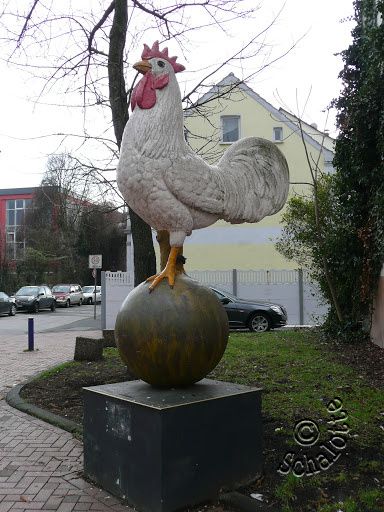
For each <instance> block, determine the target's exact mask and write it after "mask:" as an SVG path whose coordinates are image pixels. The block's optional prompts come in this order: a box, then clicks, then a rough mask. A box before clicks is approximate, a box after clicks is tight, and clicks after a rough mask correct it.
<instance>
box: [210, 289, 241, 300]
mask: <svg viewBox="0 0 384 512" xmlns="http://www.w3.org/2000/svg"><path fill="white" fill-rule="evenodd" d="M212 289H213V291H214V292H216V294H218V295H224V297H228V298H229V299H232V300H237V297H236V295H232V293H228V292H225V291H223V290H219V289H217V288H212Z"/></svg>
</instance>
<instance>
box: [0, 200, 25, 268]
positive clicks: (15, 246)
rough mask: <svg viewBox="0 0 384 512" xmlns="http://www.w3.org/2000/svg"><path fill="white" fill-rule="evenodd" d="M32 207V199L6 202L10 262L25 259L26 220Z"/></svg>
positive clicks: (7, 244) (8, 256)
mask: <svg viewBox="0 0 384 512" xmlns="http://www.w3.org/2000/svg"><path fill="white" fill-rule="evenodd" d="M31 206H32V201H31V199H10V200H8V201H7V202H6V226H5V227H6V253H7V258H8V259H10V260H19V259H22V258H24V253H25V237H24V218H25V212H26V210H27V209H28V208H31Z"/></svg>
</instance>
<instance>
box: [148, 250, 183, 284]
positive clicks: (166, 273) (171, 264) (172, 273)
mask: <svg viewBox="0 0 384 512" xmlns="http://www.w3.org/2000/svg"><path fill="white" fill-rule="evenodd" d="M182 250H183V248H182V247H171V250H170V252H169V256H168V261H167V264H166V265H165V268H164V269H163V270H162V271H161V272H160V273H159V274H157V275H155V276H151V277H149V278H148V279H147V282H148V281H152V284H151V286H150V287H149V291H152V290H153V289H154V288H156V286H157V285H158V284H159V283H160V281H162V280H163V279H165V278H167V279H168V283H169V286H170V287H171V288H173V285H174V284H175V277H176V274H177V273H180V270H179V269H178V268H177V267H176V263H177V257H178V255H179V254H181V252H182Z"/></svg>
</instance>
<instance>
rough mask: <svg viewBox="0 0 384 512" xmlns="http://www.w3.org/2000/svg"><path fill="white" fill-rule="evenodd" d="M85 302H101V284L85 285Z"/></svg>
mask: <svg viewBox="0 0 384 512" xmlns="http://www.w3.org/2000/svg"><path fill="white" fill-rule="evenodd" d="M83 295H84V304H93V303H94V302H101V286H96V287H95V286H93V285H91V286H83Z"/></svg>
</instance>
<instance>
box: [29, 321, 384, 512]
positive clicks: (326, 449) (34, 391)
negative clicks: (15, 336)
mask: <svg viewBox="0 0 384 512" xmlns="http://www.w3.org/2000/svg"><path fill="white" fill-rule="evenodd" d="M353 350H354V349H353V346H351V345H341V346H337V345H336V344H331V343H325V342H322V341H321V337H320V335H319V333H317V332H316V331H309V330H297V331H289V330H286V331H283V330H281V331H270V332H267V333H265V334H251V333H231V335H230V339H229V344H228V348H227V350H226V353H225V355H224V357H223V359H222V361H221V362H220V364H219V365H218V366H217V368H216V369H215V370H214V371H213V372H212V373H211V374H210V375H209V377H210V378H214V379H218V380H224V381H231V382H237V383H240V384H248V385H255V386H260V387H262V388H263V399H262V404H263V405H262V410H263V425H264V458H265V463H264V475H263V477H262V478H261V479H260V480H258V481H257V482H255V483H254V484H253V485H251V486H249V487H247V488H244V489H242V490H241V492H243V493H244V494H247V495H250V494H251V493H260V494H262V495H263V502H258V503H260V508H258V509H257V510H265V511H276V512H277V511H279V512H304V511H305V512H314V511H318V512H340V511H342V512H382V511H384V388H383V386H381V385H377V386H375V385H373V383H372V379H371V378H370V376H369V371H368V372H367V371H366V369H364V370H362V369H361V368H360V367H359V366H358V365H357V366H356V365H352V366H351V365H349V364H346V362H345V361H344V360H343V357H341V356H343V355H345V352H344V351H353ZM104 356H105V357H104V360H103V361H102V362H98V363H69V364H65V365H62V366H61V367H59V368H58V369H55V370H51V371H49V372H46V373H45V374H43V376H41V377H40V378H38V379H37V380H35V381H34V382H33V383H32V384H30V385H28V386H27V387H26V388H25V390H24V391H23V396H24V398H25V399H26V400H29V401H31V402H35V403H38V405H40V406H42V407H46V408H50V409H51V410H53V411H54V412H56V413H59V414H61V415H67V416H69V417H71V419H74V420H75V421H79V422H80V421H81V387H82V386H89V385H96V384H100V383H103V382H117V381H121V380H124V377H126V370H125V369H124V367H123V365H122V364H121V362H120V361H119V359H118V356H117V354H116V350H115V349H106V350H105V351H104ZM371 377H372V376H371ZM60 387H61V389H63V393H62V396H71V397H72V398H70V400H69V401H67V405H66V404H65V400H63V398H62V397H61V398H60V396H58V397H56V398H57V399H56V402H55V397H52V392H51V390H52V389H60ZM45 390H46V391H47V393H46V395H44V391H45ZM44 396H46V398H44ZM48 397H49V398H48ZM76 397H77V399H78V400H79V403H78V405H77V408H73V405H74V403H75V401H76ZM312 441H313V444H312ZM255 505H256V502H255ZM212 507H214V506H213V505H212ZM208 508H209V507H208ZM216 508H217V507H216Z"/></svg>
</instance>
